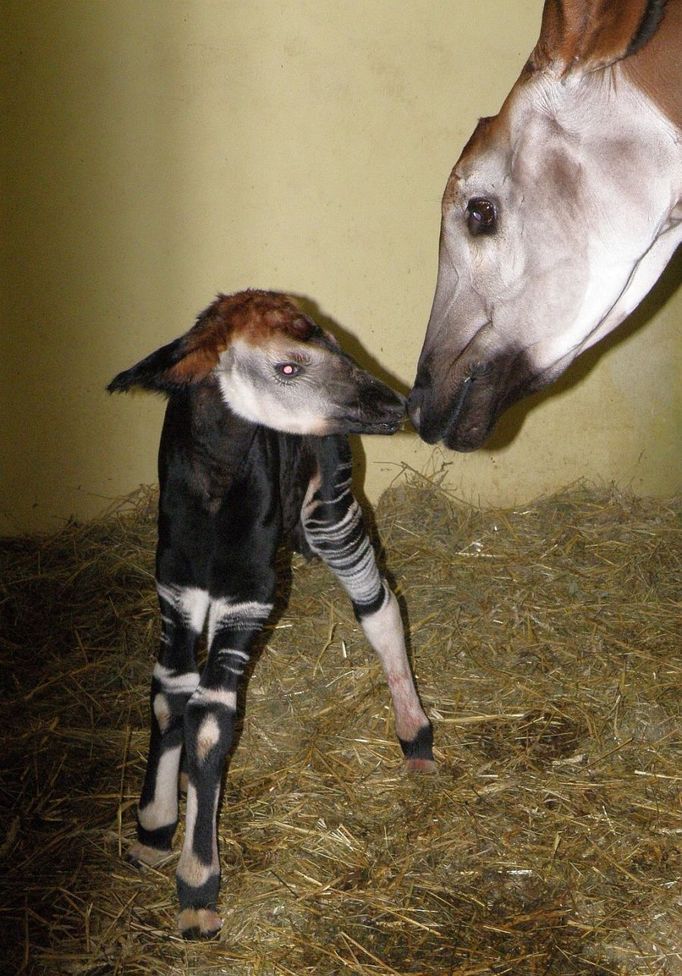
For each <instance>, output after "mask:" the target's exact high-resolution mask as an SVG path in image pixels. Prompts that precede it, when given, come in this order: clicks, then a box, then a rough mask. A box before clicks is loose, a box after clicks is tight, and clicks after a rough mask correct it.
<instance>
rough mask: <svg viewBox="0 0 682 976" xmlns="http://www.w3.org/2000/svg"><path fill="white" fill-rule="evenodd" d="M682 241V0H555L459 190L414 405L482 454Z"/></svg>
mask: <svg viewBox="0 0 682 976" xmlns="http://www.w3.org/2000/svg"><path fill="white" fill-rule="evenodd" d="M681 238H682V0H667V2H666V0H545V6H544V11H543V16H542V29H541V33H540V38H539V40H538V43H537V45H536V47H535V50H534V51H533V53H532V54H531V57H530V59H529V61H528V63H527V64H526V66H525V67H524V69H523V71H522V72H521V76H520V77H519V79H518V81H517V82H516V84H515V85H514V87H513V88H512V90H511V92H510V93H509V95H508V97H507V99H506V101H505V102H504V105H503V106H502V109H501V111H500V113H499V115H497V116H495V117H494V118H488V119H481V120H480V122H479V124H478V126H477V128H476V130H475V131H474V133H473V135H472V137H471V139H470V140H469V142H468V144H467V145H466V147H465V149H464V152H463V153H462V155H461V156H460V158H459V161H458V162H457V163H456V165H455V168H454V170H453V171H452V174H451V176H450V178H449V180H448V183H447V186H446V188H445V193H444V196H443V212H442V225H441V240H440V258H439V269H438V281H437V285H436V293H435V297H434V301H433V309H432V311H431V318H430V321H429V325H428V330H427V333H426V339H425V341H424V346H423V349H422V352H421V356H420V359H419V367H418V371H417V378H416V381H415V384H414V389H413V391H412V393H411V395H410V401H409V412H410V416H411V418H412V421H413V423H414V425H415V427H416V428H417V430H418V431H419V434H420V435H421V437H422V438H423V439H424V440H425V441H427V442H428V443H435V442H436V441H440V440H442V441H443V442H444V443H445V444H446V446H447V447H450V448H454V449H455V450H458V451H470V450H474V449H476V448H478V447H480V446H481V445H482V444H483V442H484V441H485V439H486V437H487V436H488V435H489V434H490V432H491V430H492V428H493V426H494V424H495V422H496V420H497V418H498V417H499V416H500V414H501V413H502V412H503V411H504V410H505V409H506V408H507V407H508V406H510V404H512V403H514V402H515V401H516V400H518V399H520V398H521V397H523V396H525V395H526V394H529V393H532V392H534V391H535V390H538V389H540V388H541V387H544V386H546V385H547V384H549V383H551V382H552V381H553V380H555V379H556V378H557V377H558V376H559V375H560V374H561V373H562V372H563V371H564V370H565V369H566V368H567V366H569V365H570V363H571V362H572V361H573V360H574V359H575V357H576V356H577V355H578V354H579V353H580V352H582V351H583V350H585V349H587V348H589V347H590V346H592V345H594V343H596V342H598V341H599V340H600V339H601V338H602V337H603V336H605V335H606V334H607V333H609V332H611V331H612V330H613V329H614V328H615V327H616V326H617V325H619V324H620V323H621V322H622V321H623V319H624V318H625V317H626V316H627V315H628V314H629V313H630V312H631V311H632V310H633V309H634V308H635V307H636V306H637V305H638V304H639V302H640V301H641V300H642V299H643V297H644V296H645V295H646V293H647V292H648V291H649V289H650V288H651V287H652V286H653V284H654V283H655V281H656V280H657V278H658V277H659V275H660V274H661V272H662V271H663V269H664V267H665V265H666V264H667V262H668V260H669V258H670V257H671V255H672V254H673V252H674V250H675V248H676V246H677V244H678V243H679V241H680V239H681Z"/></svg>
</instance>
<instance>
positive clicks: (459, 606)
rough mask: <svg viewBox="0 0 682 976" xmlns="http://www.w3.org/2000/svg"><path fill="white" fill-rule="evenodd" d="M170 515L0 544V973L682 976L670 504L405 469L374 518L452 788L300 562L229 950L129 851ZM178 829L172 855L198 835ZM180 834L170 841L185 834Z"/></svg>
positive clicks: (234, 882) (340, 609) (114, 516)
mask: <svg viewBox="0 0 682 976" xmlns="http://www.w3.org/2000/svg"><path fill="white" fill-rule="evenodd" d="M154 510H155V498H154V493H153V491H152V490H150V489H144V490H141V491H140V492H139V493H137V494H136V495H135V497H134V498H132V499H129V500H127V501H126V502H125V503H122V504H121V505H120V506H119V507H118V509H117V510H116V511H114V512H112V513H111V515H110V516H108V517H107V518H106V519H103V520H101V521H98V522H96V523H91V524H88V525H84V526H67V527H66V528H65V529H64V530H63V531H62V532H60V533H58V534H56V535H54V536H50V537H46V538H41V539H13V540H4V541H3V542H2V544H1V545H0V567H1V569H2V576H1V582H0V623H1V626H2V630H1V632H0V654H1V655H2V662H3V668H2V674H3V681H4V684H5V688H4V701H5V702H6V705H5V712H4V721H3V723H2V733H1V734H2V755H3V764H2V766H3V781H2V798H3V804H2V817H3V822H2V828H3V831H2V837H1V840H0V854H1V857H2V862H3V872H2V892H3V893H2V905H1V908H2V913H3V924H2V933H3V934H2V943H3V945H4V947H5V948H4V950H3V953H4V958H5V961H4V963H2V962H0V969H2V967H3V966H4V967H5V968H4V969H2V972H7V973H8V974H9V973H11V974H15V973H16V974H19V973H22V974H29V973H36V974H41V976H53V974H74V976H75V974H82V976H109V974H111V976H113V974H125V976H128V974H130V976H136V974H149V976H156V974H193V976H204V974H206V976H208V974H218V973H228V974H234V976H270V974H273V976H275V974H289V976H309V974H310V976H312V974H315V976H331V974H337V973H338V974H346V973H356V974H361V976H370V974H377V976H379V974H381V976H383V974H394V976H395V974H401V976H403V974H405V976H406V974H413V976H416V974H420V976H479V974H480V976H484V974H498V976H501V974H515V976H545V974H552V976H553V974H556V976H569V974H570V976H572V974H576V976H577V974H580V976H583V974H586V976H589V974H591V976H606V974H609V976H610V974H627V976H630V974H641V976H645V974H646V976H680V974H682V882H681V874H682V854H681V847H680V841H681V839H682V806H681V804H680V786H681V785H682V767H681V764H680V756H681V754H682V736H681V734H680V733H681V725H680V697H681V696H680V689H681V685H682V680H681V654H680V650H681V643H682V642H681V634H682V626H681V624H682V613H681V608H682V605H681V602H680V599H681V592H682V591H681V588H680V582H681V575H682V573H681V566H682V558H681V557H682V548H681V545H680V536H681V531H680V530H681V514H682V503H681V501H680V500H679V499H678V500H671V501H666V502H663V501H660V500H647V499H636V498H633V497H631V496H629V495H627V494H623V493H620V492H617V491H614V490H593V489H589V488H586V487H580V486H578V487H575V488H573V489H572V490H569V491H566V492H564V493H562V494H560V495H557V496H555V497H552V498H549V499H546V500H542V501H540V502H538V503H536V504H533V505H529V506H528V507H526V508H524V509H521V510H515V511H490V510H488V511H479V510H477V509H475V508H471V507H468V506H464V505H461V504H458V503H457V502H456V501H455V500H454V499H453V498H451V497H450V496H449V495H448V494H447V493H446V492H445V491H443V490H441V489H440V488H439V487H438V485H437V484H436V483H435V482H434V481H433V480H430V481H429V480H426V479H423V478H421V477H420V476H419V475H416V474H414V473H412V474H410V473H407V474H404V475H403V476H402V478H401V479H400V480H399V482H398V483H397V484H396V486H395V487H394V488H392V489H391V490H390V491H389V492H388V493H387V494H386V495H385V496H384V498H383V500H382V502H381V504H380V506H379V508H378V511H377V513H376V521H377V527H378V532H379V536H380V538H381V542H382V543H383V547H384V551H385V559H386V564H387V567H388V569H389V570H390V572H391V574H392V577H393V580H394V582H395V585H396V587H397V590H398V592H399V594H400V596H401V599H402V602H403V605H404V609H405V613H406V617H407V619H408V621H409V630H410V634H411V655H412V660H413V664H414V670H415V673H416V675H417V680H418V684H419V689H420V693H421V695H422V699H423V702H424V705H425V708H426V710H427V712H428V713H429V715H430V717H431V718H432V721H433V724H434V729H435V737H436V757H437V760H438V764H439V771H438V772H437V773H436V774H434V775H430V776H422V777H415V776H407V775H405V774H404V772H403V769H402V764H401V754H400V749H399V747H398V744H397V742H396V741H395V738H394V735H393V730H392V715H391V711H390V709H389V698H388V692H387V689H386V687H385V685H384V682H383V679H382V674H381V669H380V666H379V664H378V663H377V662H376V661H375V660H374V659H373V657H372V654H371V651H370V649H369V648H368V646H367V645H366V643H365V641H364V639H363V637H362V633H361V631H360V629H359V627H358V626H357V624H356V623H355V621H354V618H353V614H352V612H351V609H350V605H349V603H348V601H347V599H346V597H345V595H344V594H343V592H342V591H341V589H340V587H339V586H338V584H337V583H336V581H335V580H334V579H333V578H332V577H331V576H330V574H329V573H328V572H327V571H326V570H325V568H324V567H323V566H321V565H320V564H319V563H310V564H307V563H305V562H304V561H303V560H301V559H300V558H299V557H296V558H295V559H294V561H293V569H292V572H291V574H290V579H289V580H288V581H287V579H286V578H287V577H288V576H289V573H288V572H287V562H288V561H287V560H286V559H285V558H284V557H283V559H282V573H283V578H284V579H285V582H284V583H283V599H284V595H285V593H286V590H290V594H289V601H288V606H287V607H286V609H283V608H280V612H279V613H278V615H277V617H276V619H275V622H274V624H273V626H272V627H271V628H270V629H269V630H268V632H267V634H266V642H265V643H266V646H265V649H264V652H263V654H262V656H261V659H260V661H259V663H258V666H257V668H256V670H255V672H254V674H253V677H252V679H251V681H250V684H249V688H248V693H247V707H246V714H245V718H244V723H243V734H242V736H241V740H240V742H239V744H238V747H237V749H236V751H235V753H234V756H233V759H232V762H231V766H230V770H229V775H228V776H227V778H226V783H225V791H224V802H223V804H222V809H221V813H220V843H221V860H222V864H223V880H222V890H221V903H220V906H219V910H220V912H221V914H222V915H223V917H224V918H225V925H224V928H223V931H222V933H221V936H220V938H219V940H218V941H216V942H212V943H200V944H193V943H186V942H183V941H182V940H181V939H180V938H179V937H178V936H177V934H176V930H175V915H176V905H175V891H174V877H173V875H174V867H175V857H174V858H171V859H170V860H169V861H168V863H167V864H164V865H162V866H161V867H160V868H159V869H146V870H143V871H142V872H140V871H139V870H136V869H135V868H133V867H132V866H130V865H128V864H127V863H126V861H125V860H124V858H123V856H122V854H124V852H125V850H126V847H127V845H128V843H129V842H130V841H131V840H132V838H133V836H134V806H135V802H136V797H137V791H138V789H139V785H140V783H141V777H142V771H143V763H144V757H145V751H146V745H147V687H148V681H149V676H150V672H151V668H152V665H153V661H154V657H155V650H156V640H157V634H158V621H157V609H156V599H155V593H154V582H153V550H154V535H155V529H154ZM180 833H181V832H180ZM178 839H180V838H178Z"/></svg>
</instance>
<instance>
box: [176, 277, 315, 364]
mask: <svg viewBox="0 0 682 976" xmlns="http://www.w3.org/2000/svg"><path fill="white" fill-rule="evenodd" d="M315 328H316V327H315V325H314V323H312V322H311V321H310V319H308V318H306V316H305V315H303V314H302V313H301V311H300V309H298V308H297V307H296V305H295V304H294V303H293V301H291V299H289V298H287V297H286V296H285V295H281V294H276V293H274V292H268V291H256V290H252V291H247V292H239V293H238V294H236V295H218V297H217V298H216V300H215V301H214V302H213V303H212V304H211V305H209V307H208V308H207V309H206V310H205V311H204V312H202V313H201V315H200V316H199V318H198V319H197V322H196V325H195V326H194V327H193V328H192V329H191V330H190V331H189V332H188V333H187V335H186V337H185V345H184V350H183V351H184V356H183V358H182V359H181V360H180V361H179V362H178V363H177V365H175V366H174V367H173V368H172V370H170V371H169V373H170V374H172V375H170V376H169V378H170V379H172V380H173V381H174V382H177V383H191V382H196V381H198V380H200V379H203V378H204V377H206V376H208V374H209V373H210V372H211V370H213V369H214V368H215V366H216V364H217V362H218V359H219V358H220V354H221V353H222V352H224V351H225V350H226V349H227V347H228V346H229V344H230V342H231V341H232V340H233V339H235V338H237V337H240V338H242V339H244V340H245V341H247V342H248V343H250V344H251V345H253V346H258V345H262V344H263V343H264V342H266V341H267V340H268V339H270V338H271V337H272V336H273V334H274V333H276V332H283V333H285V334H286V335H289V336H291V337H292V338H294V339H298V340H303V341H305V340H306V339H308V338H310V336H311V335H312V333H313V332H314V331H315Z"/></svg>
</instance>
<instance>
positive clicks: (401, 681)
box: [109, 291, 434, 938]
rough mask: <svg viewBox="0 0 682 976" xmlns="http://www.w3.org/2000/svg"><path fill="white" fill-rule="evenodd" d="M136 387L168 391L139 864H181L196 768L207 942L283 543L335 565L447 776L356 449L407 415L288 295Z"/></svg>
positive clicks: (188, 875)
mask: <svg viewBox="0 0 682 976" xmlns="http://www.w3.org/2000/svg"><path fill="white" fill-rule="evenodd" d="M134 386H142V387H146V388H147V389H150V390H156V391H160V392H163V393H165V394H167V396H168V407H167V409H166V418H165V421H164V426H163V432H162V434H161V444H160V447H159V533H158V545H157V550H156V588H157V594H158V598H159V607H160V610H161V640H160V646H159V653H158V659H157V663H156V666H155V667H154V672H153V675H152V683H151V692H150V718H151V737H150V743H149V757H148V760H147V767H146V772H145V777H144V782H143V785H142V791H141V795H140V802H139V805H138V809H137V842H136V843H135V844H133V846H132V847H131V848H130V851H129V858H130V860H132V861H133V862H134V863H138V864H139V863H143V864H151V865H153V864H158V863H159V862H160V861H161V860H163V859H164V858H165V857H167V856H168V854H169V853H170V851H171V845H172V841H173V836H174V834H175V829H176V827H177V823H178V788H179V780H180V778H181V777H180V770H181V768H182V765H183V763H184V767H185V771H186V780H187V812H186V829H185V839H184V843H183V849H182V853H181V855H180V860H179V862H178V868H177V875H176V880H177V890H178V899H179V902H180V909H181V911H180V915H179V918H178V925H179V928H180V931H181V933H182V935H183V936H185V937H186V938H210V937H212V936H214V935H216V933H217V932H218V931H219V929H220V927H221V924H222V923H221V919H220V917H219V915H218V912H217V908H218V895H219V883H220V861H219V857H218V840H217V814H218V805H219V802H218V801H219V795H220V783H221V778H222V773H223V769H224V764H225V759H226V757H227V755H228V753H229V751H230V749H231V748H232V746H233V744H234V729H235V717H236V708H237V700H238V693H239V689H240V687H241V686H242V683H243V681H244V675H245V674H246V672H247V670H248V668H249V664H250V661H251V655H252V651H253V644H254V642H255V641H256V640H257V638H258V634H259V633H260V631H261V630H262V628H263V627H264V626H265V625H266V624H267V621H268V618H269V616H270V613H271V611H272V608H273V604H274V599H275V592H276V558H275V557H276V553H277V550H278V547H279V545H280V542H281V541H282V539H283V538H284V537H287V538H288V539H289V540H290V542H291V544H292V545H293V546H294V547H295V548H299V549H300V550H301V551H303V552H305V553H306V554H308V555H311V554H314V555H316V556H318V557H319V558H320V559H322V560H323V561H324V562H325V563H326V564H327V566H328V567H329V568H330V569H331V570H332V572H333V573H335V575H336V577H337V578H338V580H339V582H340V583H341V585H342V586H343V587H344V589H345V590H346V592H347V594H348V596H349V597H350V599H351V602H352V605H353V610H354V612H355V616H356V618H357V620H358V621H359V623H360V625H361V626H362V629H363V631H364V633H365V636H366V638H367V640H368V641H369V643H370V644H371V645H372V647H373V648H374V650H375V651H376V653H377V655H378V657H379V659H380V661H381V663H382V666H383V668H384V672H385V674H386V678H387V682H388V687H389V690H390V693H391V697H392V700H393V709H394V713H395V730H396V734H397V737H398V739H399V741H400V744H401V746H402V750H403V753H404V756H405V761H406V766H407V768H408V769H410V770H415V771H419V770H429V769H431V768H433V765H434V764H433V751H432V731H431V726H430V723H429V720H428V718H427V717H426V715H425V714H424V710H423V709H422V707H421V704H420V702H419V698H418V696H417V692H416V689H415V687H414V681H413V678H412V673H411V670H410V666H409V662H408V659H407V654H406V651H405V638H404V634H403V626H402V621H401V617H400V610H399V607H398V603H397V600H396V598H395V596H394V595H393V593H392V592H391V590H390V588H389V586H388V583H387V581H386V579H385V578H384V576H383V575H382V574H381V572H380V570H379V567H378V566H377V562H376V559H375V556H374V550H373V548H372V545H371V542H370V540H369V537H368V535H367V531H366V529H365V526H364V522H363V517H362V511H361V509H360V506H359V505H358V503H357V501H356V499H355V497H354V496H353V490H352V479H351V471H352V458H351V451H350V445H349V441H348V438H347V437H346V436H345V435H346V434H347V433H350V432H352V431H361V432H366V433H380V432H382V433H392V432H393V431H395V430H396V429H397V428H398V426H399V425H400V423H401V421H402V418H403V414H404V409H405V406H404V402H403V399H402V398H401V397H400V396H398V394H396V393H394V392H393V391H392V390H390V389H389V388H388V387H387V386H384V385H383V383H380V382H379V381H378V380H376V379H375V378H374V377H373V376H370V374H369V373H366V372H365V371H364V370H362V369H360V368H359V367H358V366H357V365H356V364H355V363H354V362H353V361H352V359H350V358H349V357H348V356H347V355H345V353H344V352H343V351H342V350H341V348H340V347H339V345H338V343H337V342H336V341H335V340H334V339H333V338H332V337H331V336H329V335H327V334H326V333H325V332H323V331H322V330H321V329H320V328H318V326H317V325H315V323H314V322H312V321H311V320H310V319H309V318H307V317H306V316H305V315H303V314H302V313H301V312H300V311H299V309H298V308H296V306H295V305H294V304H293V302H292V301H291V300H290V299H288V298H286V297H284V296H283V295H277V294H272V293H270V292H263V291H251V292H244V293H242V294H238V295H232V296H229V297H226V296H220V297H219V298H218V299H217V300H216V301H215V302H214V303H213V304H212V305H211V306H210V307H209V308H208V309H207V310H206V311H205V312H204V313H203V314H201V315H200V316H199V318H198V320H197V322H196V325H195V326H194V328H192V329H191V330H190V331H189V332H187V333H186V334H185V335H184V336H181V337H180V338H179V339H176V340H175V341H174V342H171V343H170V344H169V345H167V346H164V347H163V348H161V349H158V350H157V351H156V352H154V353H152V354H151V355H150V356H148V357H147V358H146V359H143V360H142V361H141V362H139V363H138V364H137V365H136V366H133V367H132V368H131V369H129V370H126V371H125V372H123V373H120V374H119V375H118V376H117V377H116V378H115V379H114V380H112V382H111V384H110V385H109V389H110V390H111V391H115V390H127V389H130V388H131V387H134ZM204 629H205V630H206V638H207V639H206V644H207V656H206V661H205V663H204V664H203V666H202V667H201V668H200V666H199V664H198V662H197V658H196V650H197V646H198V641H199V637H200V635H201V634H202V633H203V631H204Z"/></svg>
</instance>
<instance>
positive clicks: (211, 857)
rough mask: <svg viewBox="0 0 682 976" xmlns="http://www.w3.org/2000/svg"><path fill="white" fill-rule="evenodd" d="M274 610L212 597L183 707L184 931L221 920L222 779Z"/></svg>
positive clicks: (195, 932) (189, 934)
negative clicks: (205, 649)
mask: <svg viewBox="0 0 682 976" xmlns="http://www.w3.org/2000/svg"><path fill="white" fill-rule="evenodd" d="M271 610H272V603H270V602H268V603H264V602H263V603H261V602H257V601H255V600H249V601H240V602H237V601H231V600H229V599H225V598H220V599H212V600H211V606H210V609H209V615H208V640H209V655H208V661H207V664H206V668H205V670H204V673H203V674H202V676H201V682H200V684H199V685H198V687H197V689H196V691H195V692H194V694H193V695H192V697H191V699H190V701H189V703H188V705H187V709H186V712H185V747H186V750H187V775H188V787H187V823H186V829H185V841H184V844H183V848H182V854H181V855H180V862H179V864H178V870H177V878H176V880H177V888H178V899H179V902H180V916H179V919H178V925H179V928H180V932H181V933H182V935H183V936H185V938H192V939H196V938H211V937H213V936H214V935H216V933H217V932H218V931H219V929H220V927H221V925H222V920H221V919H220V917H219V916H218V914H217V912H216V908H217V900H218V890H219V886H220V862H219V859H218V841H217V814H218V799H219V795H220V785H221V779H222V774H223V768H224V764H225V757H226V755H227V753H228V752H229V750H230V747H231V746H232V742H233V737H234V723H235V715H236V708H237V691H238V688H239V684H240V682H241V680H242V677H243V675H244V672H245V670H246V668H247V665H248V663H249V656H250V646H251V644H252V642H253V639H254V637H255V636H256V634H257V633H258V632H259V631H260V629H261V628H262V626H263V624H264V623H265V621H266V620H267V618H268V617H269V615H270V611H271Z"/></svg>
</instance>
